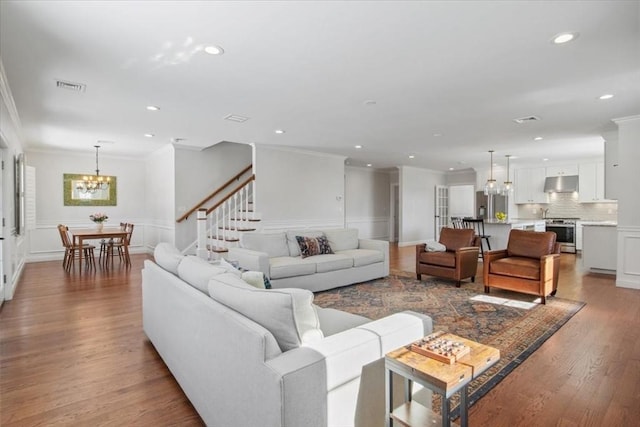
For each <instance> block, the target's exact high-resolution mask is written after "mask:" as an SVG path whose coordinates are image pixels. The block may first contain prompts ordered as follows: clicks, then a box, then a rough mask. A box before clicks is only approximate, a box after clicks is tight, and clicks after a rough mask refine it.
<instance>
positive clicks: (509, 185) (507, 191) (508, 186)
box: [502, 154, 513, 196]
mask: <svg viewBox="0 0 640 427" xmlns="http://www.w3.org/2000/svg"><path fill="white" fill-rule="evenodd" d="M505 157H506V158H507V178H506V181H505V182H504V184H503V185H502V194H504V195H505V196H511V195H512V194H513V182H511V178H510V177H509V158H511V154H507V155H506V156H505Z"/></svg>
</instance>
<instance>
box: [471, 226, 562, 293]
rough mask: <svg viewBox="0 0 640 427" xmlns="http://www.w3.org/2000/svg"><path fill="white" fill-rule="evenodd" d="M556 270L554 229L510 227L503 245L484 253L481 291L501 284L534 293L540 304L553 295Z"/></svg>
mask: <svg viewBox="0 0 640 427" xmlns="http://www.w3.org/2000/svg"><path fill="white" fill-rule="evenodd" d="M559 272H560V244H559V243H556V233H552V232H550V231H545V232H536V231H523V230H511V232H510V233H509V241H508V243H507V249H503V250H499V251H488V252H485V253H484V262H483V275H484V291H485V293H489V289H490V288H501V289H507V290H510V291H516V292H523V293H525V294H531V295H538V296H539V297H540V300H541V302H542V304H545V303H546V296H547V295H555V294H556V290H557V289H558V275H559Z"/></svg>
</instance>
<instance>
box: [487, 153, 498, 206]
mask: <svg viewBox="0 0 640 427" xmlns="http://www.w3.org/2000/svg"><path fill="white" fill-rule="evenodd" d="M489 154H491V163H490V167H491V169H490V171H491V172H490V173H491V175H489V179H488V180H487V183H486V184H485V185H484V194H485V195H487V196H489V195H492V196H495V195H496V194H498V193H499V192H500V189H499V188H498V183H497V182H496V180H495V179H493V150H489Z"/></svg>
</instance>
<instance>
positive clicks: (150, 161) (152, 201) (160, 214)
mask: <svg viewBox="0 0 640 427" xmlns="http://www.w3.org/2000/svg"><path fill="white" fill-rule="evenodd" d="M174 154H175V149H174V147H173V146H171V145H168V146H165V147H163V148H161V149H159V150H157V151H155V152H154V153H152V154H151V156H149V157H147V158H146V159H145V177H144V181H143V182H144V187H145V189H146V192H145V193H146V196H145V198H144V204H145V205H144V209H145V213H146V215H147V218H148V219H147V222H146V224H145V226H144V236H145V240H144V245H145V247H147V249H151V248H154V247H155V246H156V244H158V243H159V242H168V243H172V244H175V223H176V222H175V220H176V217H175V206H176V204H175V193H176V190H175V189H176V187H175V156H174ZM134 231H135V230H134Z"/></svg>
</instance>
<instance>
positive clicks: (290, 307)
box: [142, 243, 432, 427]
mask: <svg viewBox="0 0 640 427" xmlns="http://www.w3.org/2000/svg"><path fill="white" fill-rule="evenodd" d="M154 255H155V260H156V262H153V261H151V260H147V261H145V264H144V269H143V271H142V308H143V310H142V314H143V325H144V331H145V333H146V335H147V337H148V338H149V340H150V341H151V343H152V344H153V346H154V347H155V349H156V350H157V351H158V353H159V354H160V356H161V357H162V359H163V360H164V362H165V363H166V365H167V366H168V368H169V370H170V371H171V373H172V374H173V376H174V377H175V379H176V380H177V382H178V383H179V384H180V386H181V387H182V389H183V391H184V393H185V394H186V395H187V397H188V398H189V400H190V401H191V403H192V404H193V406H194V407H195V409H196V410H197V411H198V413H199V414H200V416H201V417H202V419H203V420H204V422H205V423H206V424H207V425H208V426H220V427H226V426H238V427H243V426H247V427H250V426H251V427H253V426H261V427H270V426H274V427H278V426H285V427H300V426H305V427H312V426H324V427H346V426H352V425H355V426H367V427H371V426H382V425H384V370H383V366H384V365H383V356H384V354H385V353H387V352H389V351H391V350H393V349H395V348H398V347H400V346H403V345H406V344H408V343H409V342H412V341H414V340H417V339H419V338H421V337H423V336H424V335H427V334H428V333H430V332H431V330H432V324H431V318H429V317H428V316H424V315H420V314H417V313H412V312H402V313H396V314H393V315H391V316H388V317H385V318H383V319H379V320H376V321H369V320H368V319H366V318H363V317H361V316H356V315H352V314H349V313H345V312H341V311H338V310H332V309H321V308H319V307H316V306H314V305H313V294H312V293H311V292H309V291H308V290H304V289H258V288H255V287H252V286H251V285H248V284H247V283H246V282H243V281H242V280H241V279H240V277H239V276H238V275H237V273H236V272H230V271H226V270H225V269H224V268H222V267H217V266H213V265H211V264H208V263H207V262H206V261H204V260H201V259H199V258H197V257H195V256H186V257H185V256H182V255H181V254H180V253H179V252H178V251H177V250H176V249H175V248H173V247H172V246H171V245H169V244H166V243H161V244H159V245H158V246H157V247H156V250H155V253H154ZM396 383H399V384H401V382H400V381H396ZM424 392H425V390H422V393H424ZM395 394H396V395H397V396H401V395H402V393H401V392H400V390H398V392H397V393H395ZM414 396H415V394H414ZM418 398H419V400H422V401H423V402H424V403H427V404H430V395H428V394H424V395H423V396H418Z"/></svg>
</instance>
